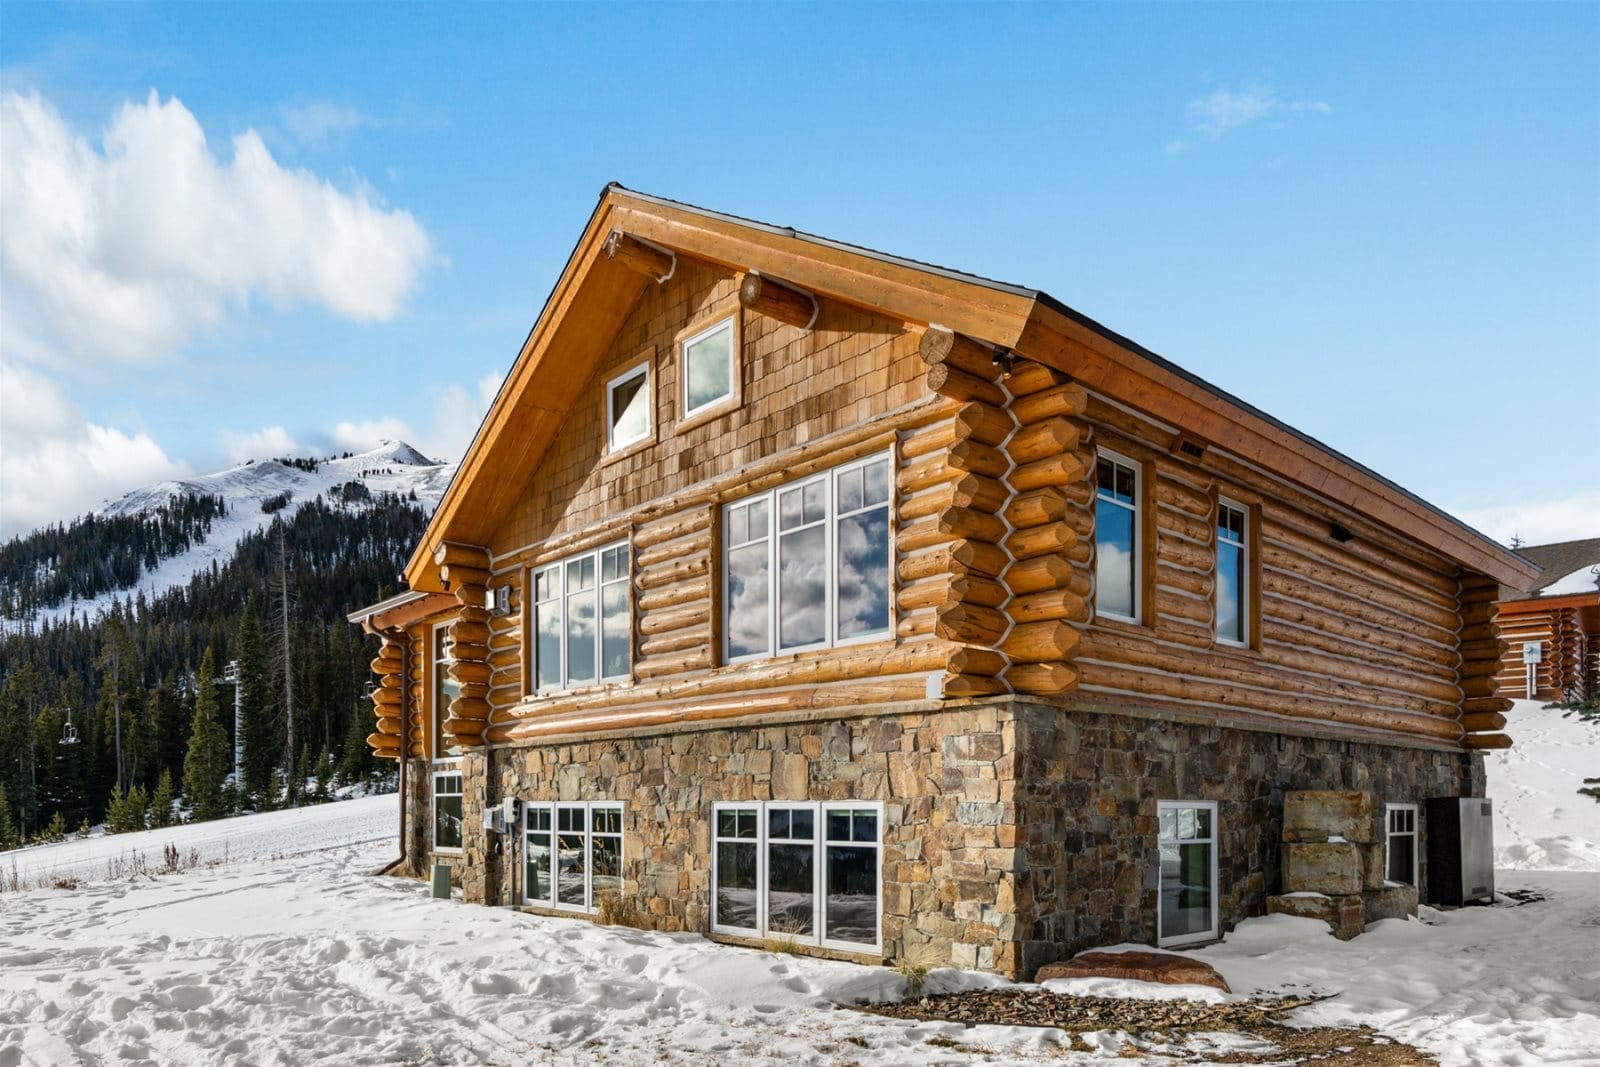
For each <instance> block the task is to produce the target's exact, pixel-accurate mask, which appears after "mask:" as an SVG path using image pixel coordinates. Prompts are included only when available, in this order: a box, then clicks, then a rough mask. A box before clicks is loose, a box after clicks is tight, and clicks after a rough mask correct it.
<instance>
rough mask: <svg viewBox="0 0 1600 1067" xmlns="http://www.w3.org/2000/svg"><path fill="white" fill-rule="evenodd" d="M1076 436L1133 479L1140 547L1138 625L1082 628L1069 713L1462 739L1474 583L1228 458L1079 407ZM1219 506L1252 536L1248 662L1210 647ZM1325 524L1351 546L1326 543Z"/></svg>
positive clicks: (1141, 423)
mask: <svg viewBox="0 0 1600 1067" xmlns="http://www.w3.org/2000/svg"><path fill="white" fill-rule="evenodd" d="M1083 421H1084V422H1085V424H1086V431H1087V432H1089V433H1092V435H1093V440H1094V441H1095V442H1096V443H1097V444H1100V445H1104V446H1106V447H1109V448H1112V449H1114V450H1115V451H1117V452H1119V453H1122V454H1124V455H1127V456H1128V457H1130V458H1132V459H1133V460H1135V461H1136V462H1137V463H1138V464H1139V465H1140V467H1141V476H1142V477H1141V486H1140V490H1141V495H1142V499H1141V502H1140V503H1141V508H1142V509H1143V511H1144V531H1145V533H1146V535H1147V536H1146V537H1145V546H1144V551H1143V553H1142V566H1143V569H1144V574H1143V592H1144V596H1143V598H1142V599H1143V610H1142V615H1143V618H1142V620H1141V623H1140V624H1138V625H1133V624H1125V623H1122V622H1119V621H1116V620H1110V619H1096V620H1095V621H1093V622H1092V623H1090V624H1089V625H1087V626H1086V627H1084V629H1083V634H1082V637H1081V640H1080V642H1079V646H1078V650H1077V655H1076V667H1077V669H1078V672H1079V674H1080V678H1081V684H1080V686H1079V689H1078V694H1079V698H1080V699H1089V700H1107V701H1113V702H1115V701H1124V702H1126V701H1136V702H1139V703H1144V704H1155V705H1158V706H1159V705H1161V704H1163V703H1171V704H1182V705H1185V706H1188V707H1194V706H1204V707H1211V708H1214V709H1216V710H1217V711H1218V712H1219V713H1238V712H1246V713H1254V714H1265V715H1269V716H1282V717H1289V718H1298V719H1309V720H1320V721H1325V722H1333V723H1341V724H1345V725H1349V726H1353V727H1359V728H1366V729H1373V730H1380V731H1384V732H1390V733H1401V734H1406V735H1411V736H1415V737H1418V738H1424V739H1429V740H1432V741H1435V742H1447V743H1448V742H1455V741H1457V740H1459V739H1460V738H1461V737H1462V734H1463V724H1462V722H1461V712H1462V705H1463V697H1464V696H1466V695H1469V694H1473V693H1475V689H1476V687H1479V686H1480V684H1481V683H1478V682H1475V681H1473V680H1472V677H1473V676H1474V672H1477V671H1480V670H1481V669H1482V668H1481V667H1480V666H1479V658H1478V657H1477V656H1470V657H1467V658H1466V659H1464V658H1463V656H1462V648H1463V647H1464V646H1463V641H1464V640H1465V638H1467V637H1475V638H1481V639H1483V640H1493V637H1492V634H1490V633H1488V632H1487V630H1483V631H1482V632H1480V629H1481V627H1482V623H1481V621H1480V620H1478V619H1477V618H1476V616H1472V617H1471V619H1470V620H1469V616H1470V615H1471V614H1472V612H1473V611H1474V610H1479V611H1480V613H1481V609H1479V604H1480V602H1481V598H1482V595H1483V594H1482V589H1483V588H1484V586H1483V585H1482V584H1481V582H1482V580H1479V583H1478V584H1474V582H1473V581H1472V579H1473V578H1475V577H1476V576H1468V578H1466V579H1463V578H1461V577H1460V576H1459V575H1458V573H1457V568H1455V567H1454V565H1453V564H1452V563H1451V562H1450V561H1448V560H1446V559H1443V558H1442V557H1440V556H1438V555H1437V554H1435V553H1433V552H1431V551H1430V550H1428V549H1427V548H1425V547H1423V546H1420V545H1413V544H1409V543H1407V542H1405V541H1404V540H1402V539H1400V538H1398V537H1396V536H1395V535H1393V534H1390V533H1388V532H1387V531H1384V530H1382V529H1379V528H1377V527H1374V526H1370V525H1367V524H1363V523H1362V522H1361V521H1360V519H1359V517H1356V516H1353V515H1348V514H1345V513H1343V511H1342V510H1341V509H1338V508H1336V507H1335V506H1333V505H1332V504H1330V503H1328V502H1325V501H1319V500H1317V499H1316V498H1315V497H1313V496H1311V495H1310V494H1308V493H1306V492H1304V491H1303V490H1300V489H1297V488H1295V487H1291V486H1288V485H1285V484H1282V483H1279V482H1278V481H1277V480H1276V479H1274V478H1272V477H1271V476H1269V475H1267V474H1265V473H1263V472H1261V471H1259V470H1256V469H1254V468H1251V467H1249V466H1247V465H1245V464H1243V463H1240V462H1237V461H1235V460H1232V459H1231V458H1230V457H1228V456H1227V455H1225V454H1221V453H1219V452H1217V451H1214V450H1213V451H1208V452H1206V453H1205V455H1204V456H1203V457H1202V458H1199V459H1198V460H1196V459H1194V458H1192V457H1190V456H1187V455H1185V454H1184V453H1183V452H1182V451H1181V450H1180V449H1178V448H1177V444H1178V440H1179V438H1178V434H1177V433H1176V431H1175V429H1174V428H1172V427H1167V426H1162V425H1160V424H1158V423H1155V422H1153V421H1151V420H1149V419H1147V418H1144V417H1141V416H1139V415H1135V414H1133V413H1131V412H1129V411H1127V410H1125V409H1123V408H1121V407H1119V406H1117V405H1115V404H1114V403H1112V402H1110V401H1109V400H1108V399H1107V398H1104V397H1100V396H1093V395H1092V396H1090V398H1089V401H1088V404H1087V406H1086V409H1085V415H1084V420H1083ZM1223 496H1225V497H1228V498H1229V499H1231V500H1234V501H1237V502H1239V503H1241V504H1244V505H1246V506H1247V508H1248V509H1249V513H1250V522H1251V527H1252V529H1251V531H1250V534H1251V536H1250V552H1251V554H1252V556H1253V557H1254V558H1253V563H1252V570H1253V572H1254V587H1253V589H1252V593H1253V596H1252V601H1253V605H1252V606H1253V607H1254V609H1255V611H1254V617H1253V619H1252V620H1251V631H1252V633H1251V640H1250V642H1249V647H1244V648H1241V647H1237V646H1234V645H1229V644H1227V643H1222V642H1218V641H1217V640H1216V638H1215V631H1214V626H1215V559H1216V550H1215V540H1214V530H1215V518H1214V516H1215V514H1216V512H1215V508H1216V505H1217V500H1218V498H1219V497H1223ZM1334 523H1338V524H1339V525H1341V526H1343V527H1345V528H1346V529H1347V530H1348V531H1349V533H1350V534H1351V535H1352V536H1351V537H1350V538H1349V539H1348V540H1345V541H1343V542H1340V541H1338V540H1335V538H1334V537H1333V536H1332V527H1333V524H1334ZM1491 596H1492V594H1491ZM1469 622H1470V623H1471V624H1472V628H1469ZM1490 627H1491V628H1492V620H1491V621H1490ZM1482 695H1492V693H1491V694H1482ZM1475 725H1484V726H1488V725H1490V722H1489V721H1488V720H1482V721H1481V722H1479V723H1477V724H1475ZM1496 743H1497V742H1495V741H1493V740H1488V741H1482V742H1479V744H1482V745H1485V746H1488V745H1493V744H1496Z"/></svg>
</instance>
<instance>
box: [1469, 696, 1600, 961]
mask: <svg viewBox="0 0 1600 1067" xmlns="http://www.w3.org/2000/svg"><path fill="white" fill-rule="evenodd" d="M1505 732H1506V733H1508V734H1510V735H1511V738H1512V740H1513V741H1514V742H1515V744H1513V745H1512V747H1511V748H1509V749H1507V750H1505V751H1503V752H1490V753H1488V754H1487V755H1486V757H1485V758H1484V768H1485V770H1486V771H1487V772H1488V776H1489V796H1490V797H1491V798H1492V799H1493V800H1494V861H1495V866H1496V867H1506V868H1516V869H1522V870H1547V871H1600V802H1597V801H1595V800H1594V799H1593V798H1591V797H1586V796H1581V795H1579V793H1578V789H1579V787H1581V786H1582V785H1583V780H1584V779H1585V778H1600V723H1592V722H1584V721H1583V720H1581V719H1579V718H1577V717H1576V716H1572V717H1568V716H1566V715H1563V713H1562V712H1560V711H1558V710H1547V709H1546V708H1545V707H1544V706H1543V705H1542V704H1541V703H1540V702H1538V701H1535V700H1519V701H1517V702H1516V706H1515V707H1514V708H1512V710H1511V711H1508V712H1506V731H1505ZM1597 941H1600V938H1597ZM1596 951H1597V952H1600V946H1597V949H1596Z"/></svg>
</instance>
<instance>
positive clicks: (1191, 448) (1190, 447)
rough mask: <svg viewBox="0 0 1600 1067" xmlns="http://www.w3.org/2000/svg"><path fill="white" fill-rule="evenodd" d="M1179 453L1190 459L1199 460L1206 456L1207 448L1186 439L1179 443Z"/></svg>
mask: <svg viewBox="0 0 1600 1067" xmlns="http://www.w3.org/2000/svg"><path fill="white" fill-rule="evenodd" d="M1178 451H1179V452H1182V453H1183V454H1184V455H1186V456H1188V457H1189V458H1190V459H1199V458H1200V457H1202V456H1204V455H1205V454H1206V446H1205V445H1197V444H1195V443H1194V442H1193V441H1190V440H1188V439H1187V438H1185V439H1184V440H1181V441H1179V442H1178Z"/></svg>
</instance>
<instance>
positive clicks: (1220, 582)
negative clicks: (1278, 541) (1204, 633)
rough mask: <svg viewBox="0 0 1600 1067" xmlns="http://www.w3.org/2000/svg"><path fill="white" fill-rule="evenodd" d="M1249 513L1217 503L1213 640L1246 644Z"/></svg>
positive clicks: (1231, 504)
mask: <svg viewBox="0 0 1600 1067" xmlns="http://www.w3.org/2000/svg"><path fill="white" fill-rule="evenodd" d="M1249 530H1250V511H1249V509H1248V508H1246V507H1245V506H1244V505H1243V504H1236V503H1234V502H1233V501H1231V500H1227V499H1223V500H1220V501H1218V502H1217V640H1218V641H1221V642H1223V643H1224V644H1229V645H1244V644H1248V643H1249V642H1250V547H1249V537H1248V534H1249Z"/></svg>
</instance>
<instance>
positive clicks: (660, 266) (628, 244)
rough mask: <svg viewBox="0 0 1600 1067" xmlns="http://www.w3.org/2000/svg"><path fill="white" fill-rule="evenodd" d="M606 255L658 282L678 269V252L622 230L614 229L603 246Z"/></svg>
mask: <svg viewBox="0 0 1600 1067" xmlns="http://www.w3.org/2000/svg"><path fill="white" fill-rule="evenodd" d="M603 248H604V251H605V254H606V257H607V258H608V259H610V260H611V261H612V262H613V263H620V264H621V265H622V266H624V267H627V268H628V269H629V270H631V271H636V272H637V273H639V274H643V275H644V276H645V277H646V278H649V279H651V280H652V281H654V282H656V283H657V284H659V283H661V282H664V281H666V280H667V279H668V278H670V277H672V273H673V271H675V270H677V269H678V254H677V253H676V252H668V251H667V250H666V249H665V248H658V247H656V246H655V245H653V244H650V243H649V242H647V241H641V240H639V239H638V238H637V237H630V236H629V235H628V234H625V233H623V232H622V231H621V230H612V231H611V233H610V234H608V235H607V236H606V243H605V245H604V246H603Z"/></svg>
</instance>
